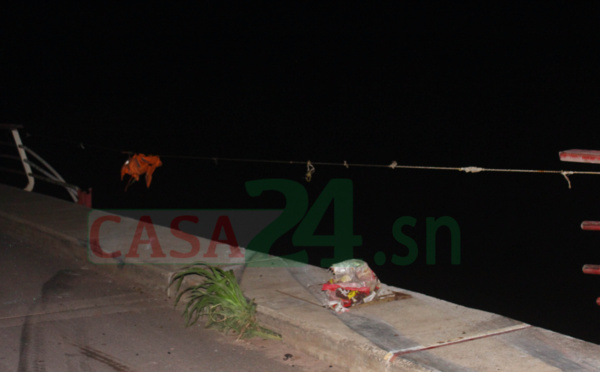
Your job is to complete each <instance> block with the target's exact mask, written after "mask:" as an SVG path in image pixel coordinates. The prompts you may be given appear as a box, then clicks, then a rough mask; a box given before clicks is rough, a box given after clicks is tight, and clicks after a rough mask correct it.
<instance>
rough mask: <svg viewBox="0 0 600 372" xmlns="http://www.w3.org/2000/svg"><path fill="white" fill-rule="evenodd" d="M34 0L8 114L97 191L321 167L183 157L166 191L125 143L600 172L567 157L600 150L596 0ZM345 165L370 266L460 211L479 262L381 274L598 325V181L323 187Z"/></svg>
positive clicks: (389, 181) (152, 195)
mask: <svg viewBox="0 0 600 372" xmlns="http://www.w3.org/2000/svg"><path fill="white" fill-rule="evenodd" d="M17 4H18V5H2V8H3V10H2V12H1V13H2V15H0V17H2V18H3V20H2V22H1V23H0V30H1V35H2V44H1V45H0V56H1V57H0V68H1V71H2V79H1V80H0V115H1V116H0V121H2V122H13V123H20V124H23V125H25V129H26V130H25V132H27V133H29V136H28V137H27V138H26V140H25V141H26V144H28V145H30V146H31V147H32V148H34V149H36V150H37V151H38V152H40V153H41V154H42V156H44V157H45V158H47V159H48V160H50V161H51V162H52V164H54V165H55V166H56V167H57V168H59V170H60V171H61V173H63V175H64V176H65V177H66V178H67V180H69V181H71V182H73V183H76V184H78V185H81V186H82V187H90V186H92V187H94V202H95V203H96V205H97V206H98V207H106V208H119V207H125V206H126V207H132V206H133V207H137V208H143V207H148V208H155V207H161V208H206V207H210V208H247V207H252V208H263V207H279V208H281V207H283V205H282V204H281V200H280V199H277V198H274V199H273V200H264V199H263V200H249V199H251V198H249V196H248V195H247V194H246V192H245V189H244V183H245V182H246V181H248V180H251V179H258V178H267V177H280V178H290V179H294V180H297V181H302V179H303V172H304V168H303V167H302V166H295V167H291V166H276V165H273V166H267V165H264V164H232V163H226V162H221V163H219V165H218V166H215V165H214V164H212V163H210V162H202V161H193V160H189V159H188V160H184V159H177V158H171V159H169V158H168V157H165V158H164V162H165V165H164V166H163V167H162V168H160V169H159V170H157V173H156V174H155V178H154V181H153V185H152V187H151V189H149V190H146V189H145V187H142V185H135V186H137V187H134V188H132V189H130V191H128V193H124V192H123V184H122V183H120V180H119V179H118V175H117V174H118V171H119V169H120V166H121V164H122V162H123V161H124V160H125V159H126V155H124V154H122V153H120V151H135V152H146V153H155V154H161V155H164V154H169V155H189V156H203V157H204V156H206V157H222V158H228V157H229V158H239V157H241V158H259V159H273V160H302V161H304V160H308V159H311V160H313V161H329V162H338V163H341V162H343V161H344V160H347V161H348V162H351V163H374V164H389V163H390V162H391V161H392V160H396V161H398V163H400V164H409V165H435V166H450V167H463V166H471V165H476V166H481V167H490V168H492V167H496V168H521V169H523V168H524V169H573V170H577V169H581V170H600V169H597V168H595V167H594V166H593V165H586V164H566V163H561V162H560V161H559V160H558V151H561V150H566V149H571V148H588V149H600V142H598V141H597V136H596V135H595V134H596V132H597V130H598V129H597V128H598V123H599V122H600V120H599V119H600V106H599V105H598V103H599V101H600V89H599V88H600V58H598V56H599V53H598V52H597V48H598V45H599V44H598V41H600V38H599V36H600V34H599V33H598V26H597V24H598V15H599V13H598V9H596V7H591V6H589V5H587V6H585V7H583V6H581V5H578V4H577V5H576V3H574V2H547V1H539V2H538V1H534V2H522V3H521V4H519V5H506V4H502V3H501V2H499V3H498V4H502V5H498V4H496V5H495V3H492V2H479V3H477V5H473V4H467V3H461V2H459V3H457V2H454V3H438V2H417V3H409V2H397V3H396V4H395V5H394V6H389V7H385V6H378V7H375V6H372V5H370V4H369V5H365V4H361V5H362V6H360V7H354V6H351V5H349V4H347V3H335V4H333V3H329V4H324V3H319V4H316V5H313V4H309V3H304V2H302V3H291V2H287V1H286V2H281V3H252V4H248V3H243V4H240V3H235V2H225V1H219V2H206V1H203V2H200V1H197V2H190V3H186V4H185V5H184V4H183V3H175V2H168V3H167V2H165V3H163V5H156V4H152V5H151V4H148V3H143V5H140V4H142V3H139V4H135V5H132V4H133V3H128V4H127V3H124V2H123V3H119V5H115V6H108V5H107V3H105V2H102V3H98V4H96V5H93V3H91V2H80V3H77V4H75V5H69V6H67V5H57V3H56V2H44V3H42V2H40V3H39V4H35V5H34V4H30V3H25V2H19V3H17ZM588 4H591V3H588ZM80 143H83V144H84V145H85V146H84V147H85V148H83V149H82V148H81V147H80V146H79V144H80ZM94 145H96V146H94ZM73 169H76V171H74V170H73ZM113 174H114V175H113ZM115 175H117V176H115ZM335 177H337V178H350V179H352V180H353V181H354V187H355V195H354V199H355V220H356V227H355V228H356V231H357V233H361V234H362V235H363V237H364V248H363V249H361V250H359V255H360V256H361V257H362V258H364V259H366V260H367V261H369V262H372V258H373V254H372V251H373V250H377V251H381V250H383V251H385V252H386V253H389V252H391V251H393V250H394V249H397V245H398V243H397V242H395V241H394V240H393V239H392V237H391V233H390V229H391V225H392V223H393V221H394V220H395V218H397V217H399V216H404V215H411V216H414V217H415V218H417V219H418V220H419V221H423V219H424V218H426V217H428V216H442V215H449V216H452V217H453V218H455V219H456V220H457V221H458V222H459V223H460V226H461V233H462V248H463V263H462V264H461V265H459V266H450V265H443V264H441V265H436V266H435V267H428V266H426V265H424V264H423V263H422V262H421V261H419V262H417V264H415V265H412V266H409V267H404V268H397V267H393V266H390V265H389V264H387V265H384V266H382V267H380V268H379V269H378V270H376V271H377V272H378V275H380V277H382V280H383V281H385V282H388V283H392V284H395V285H398V286H400V287H404V288H408V289H414V290H419V291H422V292H424V293H427V294H431V295H434V296H437V297H441V298H445V299H448V300H450V301H456V302H459V303H462V304H466V305H469V306H474V307H478V308H483V309H486V310H490V311H494V312H498V313H502V314H505V315H508V316H513V317H516V318H518V319H521V320H524V321H528V322H531V323H533V324H539V325H542V326H546V327H549V328H552V329H555V330H558V331H560V332H565V333H568V334H571V335H575V336H577V337H583V338H586V339H589V340H593V341H594V342H600V339H598V336H597V335H595V334H593V333H591V332H590V331H589V329H596V330H597V329H598V325H600V323H599V322H600V310H599V308H598V307H597V306H596V305H595V304H594V299H595V297H596V296H598V295H600V285H599V282H598V281H597V280H593V279H597V278H590V277H589V276H584V275H583V274H581V265H583V264H584V263H600V251H599V250H598V249H597V245H598V243H600V234H598V235H597V236H596V235H594V234H593V233H586V232H582V231H581V230H580V229H579V223H580V221H581V220H583V219H598V218H600V214H599V213H598V212H597V211H598V208H597V205H598V202H600V200H599V199H600V198H599V197H598V196H597V190H598V184H599V182H600V178H597V176H573V177H572V178H571V181H572V182H573V189H572V190H569V189H567V184H566V182H565V181H564V180H563V179H562V177H561V176H559V175H531V174H525V175H523V174H518V175H514V174H489V173H486V174H476V175H471V174H464V173H458V172H454V173H453V172H433V171H408V170H407V171H404V170H395V171H391V170H387V169H383V170H382V169H358V168H354V169H353V168H351V169H345V168H343V167H338V168H333V167H331V168H327V167H324V166H322V167H318V168H317V173H316V174H315V178H314V180H313V182H311V183H310V184H306V187H307V189H308V191H309V193H310V195H311V197H314V196H315V195H318V193H319V192H320V190H321V189H322V188H323V187H324V185H325V184H326V183H327V182H328V181H329V179H331V178H335ZM421 225H422V222H421V224H420V225H418V226H421ZM419 229H420V230H419ZM421 233H422V228H421V227H418V228H417V230H416V232H415V235H419V234H421ZM415 239H416V240H417V241H418V242H419V245H420V246H422V244H423V241H422V239H423V238H418V237H416V236H415ZM440 239H441V238H440ZM282 244H285V242H284V243H282ZM374 247H377V248H374ZM474 293H476V294H477V295H474ZM518 304H519V305H518ZM517 305H518V306H517ZM565 319H578V322H579V323H577V324H574V323H573V324H572V323H571V322H569V321H565ZM594 324H595V326H592V325H594ZM586 330H587V331H586Z"/></svg>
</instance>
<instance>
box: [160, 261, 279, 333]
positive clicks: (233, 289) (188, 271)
mask: <svg viewBox="0 0 600 372" xmlns="http://www.w3.org/2000/svg"><path fill="white" fill-rule="evenodd" d="M188 276H199V277H200V278H202V282H201V283H200V284H197V285H194V286H191V287H189V288H187V289H185V290H182V291H181V290H180V289H181V284H182V282H183V280H184V278H186V277H188ZM173 283H177V284H176V287H177V297H176V299H175V306H177V304H178V303H179V301H181V299H182V297H184V296H185V298H186V300H187V301H188V302H187V304H186V305H185V310H184V311H183V316H184V317H185V322H186V325H187V326H188V327H189V326H191V325H194V324H196V323H197V322H198V320H199V319H200V318H201V317H206V327H214V328H217V329H219V330H220V331H223V332H226V333H228V332H230V331H233V332H235V333H237V334H238V339H240V338H250V337H262V338H268V339H278V340H279V339H281V336H280V335H279V334H277V333H275V332H273V331H271V330H269V329H267V328H264V327H262V326H260V325H259V324H258V322H257V320H256V304H255V303H254V300H252V301H248V300H247V299H246V297H244V294H243V293H242V289H241V288H240V286H239V284H238V283H237V280H236V278H235V275H234V274H233V271H231V270H229V271H224V270H223V269H221V268H218V267H213V266H209V265H207V264H204V263H195V264H192V265H191V266H188V267H186V268H184V269H182V270H181V271H179V272H178V273H177V274H175V275H174V276H173V279H172V280H171V283H170V285H172V284H173Z"/></svg>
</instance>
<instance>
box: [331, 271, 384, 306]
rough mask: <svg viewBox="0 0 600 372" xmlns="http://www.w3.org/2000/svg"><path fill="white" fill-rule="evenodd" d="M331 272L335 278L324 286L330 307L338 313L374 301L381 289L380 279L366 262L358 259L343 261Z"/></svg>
mask: <svg viewBox="0 0 600 372" xmlns="http://www.w3.org/2000/svg"><path fill="white" fill-rule="evenodd" d="M329 270H331V271H332V272H333V278H332V279H330V280H329V281H328V282H327V283H325V284H323V287H322V288H321V289H322V290H323V291H326V295H327V300H328V306H329V307H330V308H332V309H334V310H335V311H337V312H343V311H348V309H347V308H349V307H350V306H353V305H359V304H362V303H365V302H369V301H372V300H373V299H374V298H375V296H376V295H377V290H378V289H379V279H377V276H376V275H375V273H374V272H373V270H371V269H370V268H369V265H367V263H366V262H364V261H362V260H358V259H352V260H347V261H342V262H339V263H336V264H334V265H332V266H331V267H330V268H329Z"/></svg>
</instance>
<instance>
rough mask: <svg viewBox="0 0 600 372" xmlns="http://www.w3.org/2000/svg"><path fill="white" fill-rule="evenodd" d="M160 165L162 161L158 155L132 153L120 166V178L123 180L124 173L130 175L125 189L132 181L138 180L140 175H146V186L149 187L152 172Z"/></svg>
mask: <svg viewBox="0 0 600 372" xmlns="http://www.w3.org/2000/svg"><path fill="white" fill-rule="evenodd" d="M161 165H162V162H161V161H160V157H158V156H156V155H144V154H134V155H132V156H131V157H130V158H129V160H127V161H126V162H125V164H123V167H122V168H121V180H123V177H125V175H126V174H128V175H129V176H130V178H129V181H128V182H127V186H125V191H127V188H128V187H129V186H130V185H131V184H132V183H133V182H134V181H139V180H140V176H141V175H146V187H150V183H151V182H152V174H153V173H154V171H155V170H156V168H158V167H160V166H161Z"/></svg>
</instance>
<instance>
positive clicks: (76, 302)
mask: <svg viewBox="0 0 600 372" xmlns="http://www.w3.org/2000/svg"><path fill="white" fill-rule="evenodd" d="M0 263H1V266H0V372H4V371H19V372H20V371H123V372H125V371H288V370H289V371H295V370H306V371H340V370H341V369H339V368H337V367H336V366H330V364H329V363H327V362H324V361H320V360H317V359H315V358H312V357H309V356H307V355H305V354H303V353H302V352H300V351H298V350H294V349H293V348H291V347H290V346H288V345H286V344H285V343H283V342H281V341H273V340H261V339H251V340H244V341H236V337H235V336H234V335H228V336H226V335H223V334H221V333H218V332H217V331H215V330H212V329H205V328H204V327H202V326H193V327H189V328H186V327H185V325H184V321H183V318H182V316H181V312H180V311H179V310H175V309H174V308H173V305H172V302H171V301H172V300H169V299H167V298H161V297H157V295H156V294H153V293H147V292H144V291H143V290H141V289H140V288H136V287H135V286H134V285H131V283H126V282H123V281H117V280H115V279H113V278H110V277H107V276H104V275H102V274H99V273H97V272H96V271H94V270H90V269H89V267H87V266H85V265H84V266H82V265H81V264H76V263H70V262H66V261H65V260H60V259H57V258H51V257H48V256H46V255H44V254H42V253H40V251H39V247H35V246H31V245H29V244H25V243H24V242H23V241H20V240H19V239H14V238H11V237H9V236H7V235H6V234H4V233H1V232H0Z"/></svg>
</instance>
